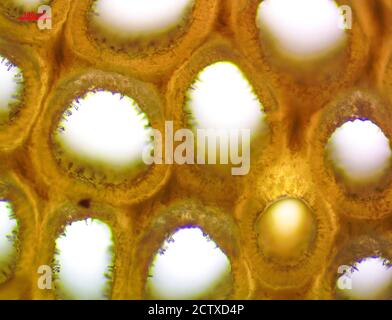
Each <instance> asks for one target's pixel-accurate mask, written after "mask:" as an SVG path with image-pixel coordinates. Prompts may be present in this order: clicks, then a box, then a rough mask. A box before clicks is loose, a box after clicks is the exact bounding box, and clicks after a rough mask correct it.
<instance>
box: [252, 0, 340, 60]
mask: <svg viewBox="0 0 392 320" xmlns="http://www.w3.org/2000/svg"><path fill="white" fill-rule="evenodd" d="M342 19H343V17H342V15H341V12H340V10H339V7H338V6H337V4H336V3H335V1H331V0H265V1H263V2H261V3H260V6H259V8H258V11H257V16H256V23H257V25H258V27H259V28H260V30H261V32H262V33H265V32H267V33H268V34H270V36H271V37H272V39H273V40H275V41H276V44H277V47H278V48H279V50H280V51H282V52H283V53H284V54H285V55H289V56H293V57H295V58H305V59H307V58H312V57H317V56H320V55H323V54H324V53H326V52H329V51H331V50H333V49H335V48H336V47H338V46H340V45H341V44H342V43H344V40H345V38H346V34H345V31H344V30H343V28H341V23H342Z"/></svg>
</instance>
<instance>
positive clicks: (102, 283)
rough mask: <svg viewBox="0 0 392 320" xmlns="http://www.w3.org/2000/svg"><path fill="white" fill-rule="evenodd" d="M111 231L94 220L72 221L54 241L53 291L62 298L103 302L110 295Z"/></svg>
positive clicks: (112, 252)
mask: <svg viewBox="0 0 392 320" xmlns="http://www.w3.org/2000/svg"><path fill="white" fill-rule="evenodd" d="M113 263H114V251H113V239H112V232H111V229H110V227H109V226H108V225H106V224H105V223H103V222H101V221H99V220H97V219H86V220H80V221H75V222H72V223H71V224H69V225H67V226H66V227H65V229H64V233H63V234H62V235H60V236H59V237H58V238H57V240H56V254H55V266H54V270H57V271H58V273H57V274H56V281H55V285H56V290H57V294H58V296H59V297H60V298H62V299H72V300H103V299H108V298H110V296H111V280H112V270H113Z"/></svg>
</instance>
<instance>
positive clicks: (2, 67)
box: [0, 55, 23, 123]
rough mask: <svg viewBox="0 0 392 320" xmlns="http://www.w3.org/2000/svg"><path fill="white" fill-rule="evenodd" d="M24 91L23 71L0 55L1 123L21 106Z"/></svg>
mask: <svg viewBox="0 0 392 320" xmlns="http://www.w3.org/2000/svg"><path fill="white" fill-rule="evenodd" d="M22 90H23V75H22V71H21V70H20V69H19V68H18V67H16V66H15V65H14V64H12V63H11V62H10V61H9V60H8V59H7V58H5V57H3V56H1V55H0V123H1V122H4V121H6V120H8V118H9V116H10V112H12V111H15V110H14V109H15V108H16V107H17V106H18V104H20V102H21V99H22Z"/></svg>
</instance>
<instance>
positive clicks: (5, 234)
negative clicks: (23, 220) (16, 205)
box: [0, 200, 18, 278]
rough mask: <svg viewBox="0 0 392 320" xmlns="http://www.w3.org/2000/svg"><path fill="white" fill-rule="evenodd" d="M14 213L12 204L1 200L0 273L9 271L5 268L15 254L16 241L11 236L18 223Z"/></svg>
mask: <svg viewBox="0 0 392 320" xmlns="http://www.w3.org/2000/svg"><path fill="white" fill-rule="evenodd" d="M12 214H13V211H12V207H11V204H10V203H9V202H8V201H4V200H0V273H1V272H3V271H5V272H7V271H6V270H4V268H7V267H8V266H9V264H10V262H11V261H12V259H13V258H14V255H15V247H14V242H13V241H12V239H11V237H12V234H13V232H14V231H16V229H17V226H18V223H17V221H16V219H15V218H14V217H12ZM0 278H1V277H0Z"/></svg>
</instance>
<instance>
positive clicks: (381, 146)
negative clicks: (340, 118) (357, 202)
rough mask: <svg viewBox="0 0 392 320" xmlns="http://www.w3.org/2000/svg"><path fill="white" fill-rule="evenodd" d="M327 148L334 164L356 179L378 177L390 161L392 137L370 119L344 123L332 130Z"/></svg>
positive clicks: (365, 179)
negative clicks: (386, 134)
mask: <svg viewBox="0 0 392 320" xmlns="http://www.w3.org/2000/svg"><path fill="white" fill-rule="evenodd" d="M327 150H328V153H329V156H330V158H331V159H332V161H333V164H334V166H335V167H336V168H338V169H340V170H343V171H344V173H345V174H346V175H347V176H348V178H350V179H352V180H353V181H367V180H373V179H378V178H380V177H381V176H382V175H383V174H385V172H386V170H387V169H388V168H389V166H390V164H391V148H390V144H389V140H388V138H387V137H386V136H385V135H384V133H383V132H382V130H381V129H380V128H379V127H378V126H377V125H375V124H374V123H372V122H371V121H369V120H358V119H357V120H354V121H348V122H346V123H344V124H343V125H342V126H341V127H339V128H338V129H336V131H335V132H334V133H333V134H332V136H331V138H330V140H329V142H328V145H327Z"/></svg>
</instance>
